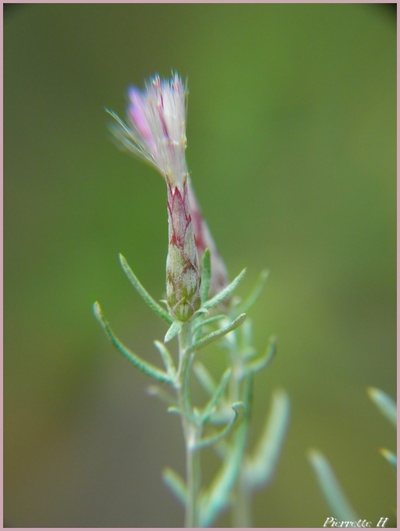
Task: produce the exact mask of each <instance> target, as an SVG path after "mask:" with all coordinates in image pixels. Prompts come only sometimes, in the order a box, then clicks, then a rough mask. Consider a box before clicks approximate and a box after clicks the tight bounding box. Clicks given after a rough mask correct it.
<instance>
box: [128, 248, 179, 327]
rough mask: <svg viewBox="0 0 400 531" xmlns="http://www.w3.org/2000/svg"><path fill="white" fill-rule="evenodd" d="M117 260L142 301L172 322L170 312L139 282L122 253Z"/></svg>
mask: <svg viewBox="0 0 400 531" xmlns="http://www.w3.org/2000/svg"><path fill="white" fill-rule="evenodd" d="M119 261H120V263H121V266H122V269H123V270H124V272H125V274H126V276H127V277H128V279H129V280H130V282H131V284H132V285H133V287H134V288H135V289H136V291H137V292H138V293H139V295H140V296H141V297H142V299H143V300H144V302H145V303H146V304H147V305H148V306H149V307H150V308H151V309H152V310H153V311H154V312H155V313H156V314H157V315H158V316H159V317H161V318H162V319H164V321H166V322H167V323H168V324H172V323H173V322H174V320H173V318H172V317H171V316H170V314H169V313H168V312H167V311H166V310H164V308H162V307H161V306H160V305H159V304H158V303H157V302H156V301H155V300H154V299H153V297H152V296H151V295H150V294H149V293H148V292H147V291H146V289H145V288H144V287H143V286H142V284H141V283H140V282H139V280H138V278H137V277H136V275H135V273H134V272H133V271H132V269H131V268H130V267H129V265H128V262H127V261H126V259H125V258H124V257H123V256H122V254H120V255H119Z"/></svg>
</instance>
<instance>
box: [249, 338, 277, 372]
mask: <svg viewBox="0 0 400 531" xmlns="http://www.w3.org/2000/svg"><path fill="white" fill-rule="evenodd" d="M275 353H276V338H275V337H272V338H271V339H270V341H269V345H268V348H267V351H266V352H265V354H264V356H261V358H259V359H257V360H254V361H252V362H251V363H249V364H248V365H247V366H246V368H245V373H246V374H249V373H253V374H254V373H256V372H259V371H261V370H262V369H265V367H267V365H269V364H270V362H271V360H272V358H273V357H274V356H275Z"/></svg>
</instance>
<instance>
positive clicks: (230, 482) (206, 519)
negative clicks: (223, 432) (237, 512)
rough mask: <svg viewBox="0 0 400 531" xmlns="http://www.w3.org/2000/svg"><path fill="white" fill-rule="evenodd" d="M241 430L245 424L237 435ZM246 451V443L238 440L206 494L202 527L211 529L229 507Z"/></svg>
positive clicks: (202, 506) (204, 496) (203, 502)
mask: <svg viewBox="0 0 400 531" xmlns="http://www.w3.org/2000/svg"><path fill="white" fill-rule="evenodd" d="M241 429H243V423H242V424H241V425H240V426H239V428H238V431H237V432H236V433H238V432H239V430H241ZM243 433H244V432H243ZM241 443H242V444H241ZM244 450H245V444H244V441H240V439H239V438H238V439H237V444H235V445H234V446H233V447H232V448H231V451H230V452H229V453H228V455H227V456H226V457H225V458H224V460H223V463H222V466H221V469H220V471H219V472H218V474H217V476H216V478H215V479H214V481H213V483H212V485H211V486H210V488H209V489H207V491H206V492H205V493H204V495H203V497H202V499H201V505H200V511H199V512H200V526H201V527H211V525H212V523H213V522H214V521H215V519H216V518H217V517H218V515H219V514H220V513H221V512H222V511H223V510H224V509H226V508H227V507H228V506H229V503H230V494H231V491H232V488H233V486H234V485H235V483H236V480H237V477H238V475H239V472H240V468H241V464H242V459H243V454H244Z"/></svg>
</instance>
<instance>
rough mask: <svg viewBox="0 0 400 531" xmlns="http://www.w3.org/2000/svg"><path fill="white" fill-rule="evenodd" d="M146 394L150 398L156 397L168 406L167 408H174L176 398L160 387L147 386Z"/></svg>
mask: <svg viewBox="0 0 400 531" xmlns="http://www.w3.org/2000/svg"><path fill="white" fill-rule="evenodd" d="M147 392H148V394H149V395H150V396H157V397H158V398H160V399H161V400H162V401H163V402H165V403H166V404H168V406H172V407H176V398H175V397H174V396H172V395H170V394H169V393H167V392H166V391H165V389H163V388H162V387H159V386H158V385H149V387H148V388H147Z"/></svg>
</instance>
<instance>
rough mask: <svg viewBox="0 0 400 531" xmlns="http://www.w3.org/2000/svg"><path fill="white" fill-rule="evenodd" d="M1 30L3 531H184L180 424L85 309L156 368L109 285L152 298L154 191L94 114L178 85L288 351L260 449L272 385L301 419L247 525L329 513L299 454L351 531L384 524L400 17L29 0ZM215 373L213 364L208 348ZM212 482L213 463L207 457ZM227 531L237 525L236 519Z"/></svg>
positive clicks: (232, 233) (160, 240) (235, 250)
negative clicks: (172, 473) (332, 480)
mask: <svg viewBox="0 0 400 531" xmlns="http://www.w3.org/2000/svg"><path fill="white" fill-rule="evenodd" d="M11 7H12V9H10V10H7V11H6V13H5V21H4V45H5V46H4V48H5V49H4V96H5V98H4V149H5V151H4V159H5V163H4V169H5V172H4V220H5V223H4V227H5V232H4V246H5V247H4V248H5V253H4V281H5V291H4V305H5V306H4V308H5V317H4V324H5V338H4V406H5V409H4V515H5V525H6V526H9V527H180V526H181V525H182V522H183V518H182V509H181V507H180V506H179V505H178V503H177V502H176V501H175V499H174V498H173V496H172V495H171V494H170V492H169V491H168V490H167V489H166V488H165V486H164V485H163V483H162V480H161V470H162V469H163V468H164V467H165V466H172V467H174V468H175V469H176V470H178V471H179V472H180V473H182V474H183V472H184V459H183V445H182V441H181V433H180V425H179V420H178V419H177V418H176V417H174V416H170V415H168V414H167V413H166V407H165V406H164V404H162V403H161V402H158V401H157V399H155V398H151V397H149V396H147V394H146V389H147V385H148V383H149V382H148V380H146V378H145V377H144V376H142V375H141V374H138V372H137V371H136V370H135V369H134V368H133V367H131V366H130V365H129V364H128V363H127V362H126V361H125V360H124V359H122V358H121V357H120V356H119V355H118V354H117V353H116V352H115V351H114V350H113V349H112V346H111V344H110V343H109V342H108V340H107V339H106V337H105V336H104V335H103V333H102V331H101V329H100V328H99V326H98V324H97V322H96V321H95V320H94V318H93V315H92V310H91V305H92V303H93V301H95V300H97V299H98V300H100V301H101V304H102V306H103V309H104V311H105V313H106V315H107V316H108V318H109V319H110V321H111V323H112V324H113V326H114V329H115V331H116V333H117V334H118V335H119V336H120V337H121V338H122V339H123V340H124V341H125V342H126V343H127V344H128V345H130V346H131V348H132V349H133V350H135V351H136V352H138V353H140V354H141V355H142V356H143V357H145V358H146V359H149V360H151V361H153V362H155V363H159V361H158V359H157V354H156V351H155V349H154V346H153V344H152V341H153V339H156V338H158V339H161V338H162V337H163V335H164V333H165V327H164V324H163V322H161V321H159V320H158V318H157V317H155V316H154V315H153V314H152V313H151V311H150V310H149V309H148V308H147V307H145V306H144V304H143V303H142V301H141V300H140V299H139V297H138V296H137V294H136V293H135V292H134V290H133V289H132V288H131V286H130V284H129V282H128V281H127V279H126V278H125V276H124V274H123V272H122V270H121V269H120V266H119V263H118V259H117V255H118V252H122V253H123V254H124V255H125V256H126V258H127V259H128V261H129V263H130V265H131V266H132V267H133V268H134V270H135V271H136V273H137V275H138V276H139V278H140V279H141V280H142V282H143V283H144V284H145V286H146V287H147V289H148V290H149V291H150V292H151V293H152V294H153V295H154V296H155V297H156V298H162V297H163V294H164V266H165V256H166V245H167V232H166V231H167V220H166V210H165V201H166V195H165V189H164V183H163V182H162V179H161V178H160V177H159V176H158V175H157V174H156V173H155V172H154V171H153V170H152V169H151V168H149V167H147V166H145V165H143V164H141V163H140V162H139V161H137V160H135V159H134V158H132V157H130V156H128V155H125V154H123V153H121V152H119V151H118V150H117V149H116V148H115V146H114V145H113V143H112V142H110V138H109V134H108V132H107V128H106V122H107V118H106V115H105V112H104V106H107V107H110V108H112V109H114V110H115V111H116V112H118V113H119V114H120V115H123V113H124V107H125V90H126V88H127V86H128V85H129V84H131V83H134V84H136V85H139V86H142V85H143V81H144V79H146V78H148V77H149V76H151V75H153V74H154V73H155V72H159V73H160V74H161V75H162V76H169V74H170V71H171V68H173V69H176V70H178V71H179V72H180V73H181V74H182V75H183V76H186V75H188V79H189V89H190V98H189V100H190V101H189V120H188V141H189V149H188V152H187V155H188V161H189V167H190V169H191V172H192V176H193V182H194V185H195V188H196V190H197V195H198V197H199V200H200V202H201V204H202V207H203V211H204V213H205V215H206V217H207V219H208V222H209V224H210V226H211V228H212V231H213V233H214V236H215V238H216V240H217V241H218V245H219V248H220V251H221V253H222V254H223V256H224V258H225V261H226V263H227V264H228V267H229V271H230V274H231V275H232V277H233V276H234V275H236V274H237V273H238V272H239V271H240V270H241V269H242V268H243V267H244V266H247V267H248V273H247V277H246V279H245V280H244V282H243V285H242V286H241V289H240V292H241V293H242V294H245V293H246V291H247V290H248V289H250V288H251V287H252V285H253V284H254V282H255V280H256V278H257V276H258V274H259V272H260V270H261V269H263V268H265V267H267V268H268V269H269V270H270V277H269V280H268V283H267V287H266V289H265V291H264V293H263V295H262V297H261V299H260V301H259V303H258V306H257V307H256V309H254V310H253V311H252V318H253V320H254V328H255V334H256V337H255V341H256V345H257V347H258V348H259V349H260V350H263V349H264V347H265V345H266V343H267V341H268V338H269V336H270V335H271V334H276V335H277V336H278V338H279V352H278V356H277V358H276V359H275V360H274V363H273V364H272V365H271V366H270V367H269V368H268V370H267V372H266V373H265V374H263V375H259V376H258V378H257V380H256V382H255V395H254V415H253V432H252V442H254V440H255V439H256V437H257V434H258V433H259V431H260V430H261V427H262V425H263V422H264V417H265V414H266V411H267V409H268V407H269V404H270V399H271V393H272V390H273V389H275V388H277V387H283V388H285V389H286V390H287V392H288V393H289V395H290V399H291V404H292V412H291V423H290V429H289V432H288V436H287V440H286V443H285V446H284V449H283V454H282V458H281V461H280V464H279V467H278V471H277V474H276V476H275V478H274V480H273V482H272V483H271V485H270V486H269V487H268V488H267V489H265V490H264V491H260V492H259V493H257V495H256V497H255V498H254V526H256V527H320V526H321V525H322V524H323V522H324V521H325V518H326V517H327V516H329V510H328V509H327V508H326V506H325V504H324V501H323V499H322V496H321V493H320V491H319V489H318V487H317V484H316V481H315V478H314V476H313V472H312V470H311V468H310V466H309V464H308V462H307V459H306V452H307V450H308V448H310V447H317V448H319V449H320V450H321V451H323V452H324V453H325V455H326V456H327V457H328V459H329V460H330V462H331V463H332V465H333V467H334V469H335V471H336V473H337V475H338V477H339V478H340V481H341V483H342V485H343V487H344V489H345V491H346V492H347V494H348V496H349V498H350V500H351V501H352V503H353V505H354V507H355V509H356V510H357V511H358V513H359V515H360V516H361V517H362V518H366V519H368V520H370V521H372V522H373V523H374V522H376V521H377V520H378V519H379V518H380V517H381V516H389V517H390V518H391V521H392V522H393V521H394V514H395V512H394V510H395V504H396V491H395V483H396V479H395V476H394V474H393V472H392V470H391V469H390V467H389V465H388V464H387V463H386V462H385V461H384V459H383V458H382V457H381V456H380V455H379V454H378V448H379V447H381V446H387V447H388V448H390V449H392V450H394V449H395V433H394V430H393V428H392V427H391V426H390V425H389V423H388V422H387V421H386V420H385V419H384V418H383V417H382V416H381V415H380V413H379V412H378V410H377V409H376V408H375V406H374V405H373V404H372V403H371V402H370V401H369V399H368V397H367V394H366V388H367V386H369V385H374V386H377V387H379V388H381V389H383V390H384V391H386V392H388V393H389V394H390V395H391V396H393V397H395V395H396V247H395V244H396V228H395V223H396V17H395V11H394V10H392V9H390V8H389V7H390V6H381V5H357V4H353V5H350V4H349V5H346V4H342V5H334V4H331V5H328V4H327V5H324V4H315V5H312V4H311V5H307V4H302V5H295V4H293V5H279V4H258V5H246V4H242V5H234V4H232V5H213V4H208V5H207V4H204V5H202V4H198V5H190V4H188V5H185V4H182V5H180V4H176V5H167V4H166V5H161V4H160V5H151V4H147V5H146V4H143V5H140V4H137V5H136V4H125V5H124V4H120V5H112V4H104V5H102V4H97V5H90V4H88V5H79V4H77V5H56V4H54V5H51V4H49V5H46V4H42V5H25V6H14V7H13V6H11ZM204 359H205V360H206V362H207V364H208V366H209V368H210V370H211V371H213V372H214V373H215V374H218V373H219V372H221V371H222V370H223V368H224V365H225V360H224V358H223V355H221V354H218V353H217V351H215V352H214V351H210V352H209V353H205V354H204ZM204 459H205V467H206V470H205V477H206V479H208V478H209V475H210V473H211V468H212V467H213V466H214V465H215V463H214V461H213V458H212V455H211V452H208V453H207V452H206V453H205V456H204ZM216 525H219V526H229V525H230V520H229V515H228V514H227V515H225V516H224V517H222V518H221V519H220V520H219V521H218V522H216Z"/></svg>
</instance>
